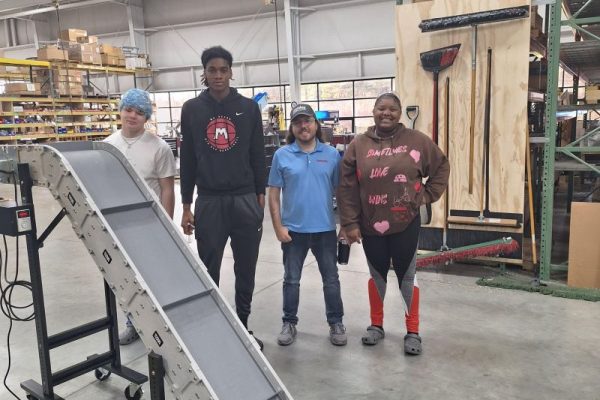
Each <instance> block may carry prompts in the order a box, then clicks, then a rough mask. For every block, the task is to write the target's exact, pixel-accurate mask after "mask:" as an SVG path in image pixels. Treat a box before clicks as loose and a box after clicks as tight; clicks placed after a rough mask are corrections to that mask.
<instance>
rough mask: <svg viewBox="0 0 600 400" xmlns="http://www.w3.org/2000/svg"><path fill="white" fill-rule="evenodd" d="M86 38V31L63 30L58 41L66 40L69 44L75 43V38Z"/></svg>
mask: <svg viewBox="0 0 600 400" xmlns="http://www.w3.org/2000/svg"><path fill="white" fill-rule="evenodd" d="M84 36H87V31H86V30H84V29H65V30H63V31H61V32H60V36H59V37H60V39H62V40H68V41H69V42H77V38H80V37H84Z"/></svg>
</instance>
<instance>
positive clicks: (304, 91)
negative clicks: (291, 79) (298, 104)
mask: <svg viewBox="0 0 600 400" xmlns="http://www.w3.org/2000/svg"><path fill="white" fill-rule="evenodd" d="M314 100H317V84H316V83H308V84H306V83H305V84H304V85H301V86H300V101H302V102H304V101H314Z"/></svg>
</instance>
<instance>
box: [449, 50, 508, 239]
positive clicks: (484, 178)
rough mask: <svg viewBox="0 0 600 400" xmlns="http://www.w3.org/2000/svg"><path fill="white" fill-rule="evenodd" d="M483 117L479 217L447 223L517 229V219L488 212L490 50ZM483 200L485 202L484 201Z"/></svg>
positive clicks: (456, 217)
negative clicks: (500, 216) (499, 216)
mask: <svg viewBox="0 0 600 400" xmlns="http://www.w3.org/2000/svg"><path fill="white" fill-rule="evenodd" d="M485 89H486V92H485V115H484V125H483V160H482V163H481V195H480V197H479V216H478V217H477V218H472V217H459V216H450V217H448V222H450V223H458V224H466V225H495V226H508V227H519V226H520V221H519V220H518V219H514V220H513V219H509V218H495V217H496V216H498V214H496V215H494V214H495V213H492V212H491V211H490V128H491V109H492V107H491V103H492V49H491V48H488V52H487V73H486V83H485ZM484 199H485V200H484ZM484 207H485V208H484Z"/></svg>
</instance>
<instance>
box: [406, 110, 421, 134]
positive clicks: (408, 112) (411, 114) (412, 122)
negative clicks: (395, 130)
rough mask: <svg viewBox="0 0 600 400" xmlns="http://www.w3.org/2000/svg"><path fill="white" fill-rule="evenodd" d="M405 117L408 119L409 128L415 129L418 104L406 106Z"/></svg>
mask: <svg viewBox="0 0 600 400" xmlns="http://www.w3.org/2000/svg"><path fill="white" fill-rule="evenodd" d="M406 117H407V118H408V120H409V121H410V129H415V124H416V122H417V118H419V106H406Z"/></svg>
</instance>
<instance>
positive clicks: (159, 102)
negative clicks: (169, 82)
mask: <svg viewBox="0 0 600 400" xmlns="http://www.w3.org/2000/svg"><path fill="white" fill-rule="evenodd" d="M154 102H155V103H156V107H158V108H164V107H169V92H162V93H154Z"/></svg>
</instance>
